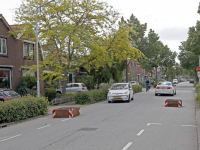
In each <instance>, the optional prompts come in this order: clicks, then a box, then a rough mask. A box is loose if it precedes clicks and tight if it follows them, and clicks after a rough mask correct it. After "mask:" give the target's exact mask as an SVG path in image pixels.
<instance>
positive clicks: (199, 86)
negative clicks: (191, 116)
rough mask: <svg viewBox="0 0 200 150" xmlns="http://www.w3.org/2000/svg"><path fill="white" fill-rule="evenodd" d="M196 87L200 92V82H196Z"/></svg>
mask: <svg viewBox="0 0 200 150" xmlns="http://www.w3.org/2000/svg"><path fill="white" fill-rule="evenodd" d="M195 88H196V92H197V93H199V92H200V84H196V86H195Z"/></svg>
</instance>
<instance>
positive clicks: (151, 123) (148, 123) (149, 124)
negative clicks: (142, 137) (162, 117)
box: [147, 123, 162, 126]
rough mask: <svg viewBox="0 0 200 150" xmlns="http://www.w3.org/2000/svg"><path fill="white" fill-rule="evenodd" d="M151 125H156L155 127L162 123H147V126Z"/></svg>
mask: <svg viewBox="0 0 200 150" xmlns="http://www.w3.org/2000/svg"><path fill="white" fill-rule="evenodd" d="M151 124H154V125H162V124H161V123H147V126H150V125H151Z"/></svg>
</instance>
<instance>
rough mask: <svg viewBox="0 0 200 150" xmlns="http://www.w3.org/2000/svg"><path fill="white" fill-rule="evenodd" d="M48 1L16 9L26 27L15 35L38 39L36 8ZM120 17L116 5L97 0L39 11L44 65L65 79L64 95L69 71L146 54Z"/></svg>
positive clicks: (68, 0) (71, 0)
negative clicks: (133, 45) (119, 21)
mask: <svg viewBox="0 0 200 150" xmlns="http://www.w3.org/2000/svg"><path fill="white" fill-rule="evenodd" d="M45 2H47V1H46V0H23V2H22V4H21V6H20V7H19V8H18V9H16V12H15V14H16V21H17V22H18V23H19V24H23V26H21V29H20V30H18V31H15V33H13V34H18V33H23V36H21V38H27V37H29V40H30V37H32V38H31V40H32V41H35V32H33V31H34V30H33V29H35V10H36V8H37V7H38V6H39V5H42V4H44V3H45ZM118 19H119V13H118V12H117V11H115V10H114V9H113V7H112V6H109V5H108V4H107V3H106V2H99V1H96V0H56V2H55V3H50V4H48V6H45V7H42V8H41V10H40V11H39V12H38V33H39V34H38V35H39V41H40V44H41V45H43V51H44V54H45V57H44V61H43V62H40V65H41V66H42V67H43V68H45V69H47V68H48V69H50V68H52V69H53V73H52V74H51V76H57V78H55V80H57V79H63V91H62V93H63V95H64V94H65V87H66V78H67V74H68V72H74V71H75V70H77V69H79V67H84V68H86V69H87V70H90V67H91V65H94V64H95V66H96V68H97V69H98V68H99V67H100V66H102V65H104V64H105V63H107V64H108V65H111V64H112V63H114V61H115V60H116V59H114V58H117V61H123V60H126V59H127V58H128V57H129V58H132V59H135V60H136V59H137V58H139V57H141V56H142V53H141V52H140V51H139V50H137V49H135V48H133V47H131V42H133V41H132V40H130V38H131V37H130V36H129V33H130V32H132V33H134V31H133V30H132V29H131V28H129V27H126V26H119V25H118V24H117V20H118ZM33 68H34V69H35V68H36V66H33ZM62 74H64V77H63V76H62Z"/></svg>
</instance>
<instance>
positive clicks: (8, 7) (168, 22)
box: [0, 0, 200, 52]
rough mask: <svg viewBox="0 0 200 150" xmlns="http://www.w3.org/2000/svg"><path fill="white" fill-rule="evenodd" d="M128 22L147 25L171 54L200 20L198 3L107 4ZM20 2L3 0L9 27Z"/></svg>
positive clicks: (121, 0)
mask: <svg viewBox="0 0 200 150" xmlns="http://www.w3.org/2000/svg"><path fill="white" fill-rule="evenodd" d="M104 1H107V2H108V4H109V5H112V6H113V7H114V8H115V9H116V10H118V12H120V13H121V15H122V16H124V18H125V20H126V19H129V18H130V16H131V14H133V15H134V16H136V17H137V18H138V20H139V21H140V23H145V22H146V23H147V28H148V31H149V29H153V30H154V31H155V32H156V33H157V34H158V35H159V36H160V40H161V41H162V42H163V43H164V44H165V45H168V47H169V48H170V49H171V50H172V51H177V52H179V51H178V46H179V45H180V42H181V41H184V40H186V39H187V32H188V28H189V27H191V26H195V25H196V21H197V20H200V16H199V14H197V10H198V6H199V0H104ZM20 3H21V0H0V14H3V16H4V17H5V19H6V20H7V21H8V23H9V24H14V20H13V17H12V16H14V12H13V9H14V8H17V7H19V5H20Z"/></svg>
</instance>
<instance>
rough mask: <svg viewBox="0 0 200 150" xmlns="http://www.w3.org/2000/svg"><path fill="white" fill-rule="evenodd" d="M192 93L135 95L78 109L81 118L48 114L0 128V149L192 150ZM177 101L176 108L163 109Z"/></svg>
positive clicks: (188, 89)
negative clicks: (125, 100)
mask: <svg viewBox="0 0 200 150" xmlns="http://www.w3.org/2000/svg"><path fill="white" fill-rule="evenodd" d="M194 91H195V89H194V87H193V84H189V83H188V82H183V83H179V84H178V85H177V95H175V96H166V95H165V96H155V94H154V89H150V91H149V92H141V93H137V94H135V96H134V100H133V101H131V102H130V103H123V102H118V103H111V104H108V103H107V101H103V102H99V103H96V104H92V105H87V106H84V107H81V116H78V117H75V118H72V119H66V118H56V119H53V118H52V116H51V115H49V116H44V117H41V118H36V119H33V120H30V121H26V122H23V123H18V124H15V125H12V126H9V127H6V128H2V129H0V149H1V150H197V149H198V142H197V141H198V138H197V137H198V135H197V128H196V126H197V125H196V117H195V93H194ZM166 99H181V100H182V101H183V107H182V108H176V107H165V100H166Z"/></svg>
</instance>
